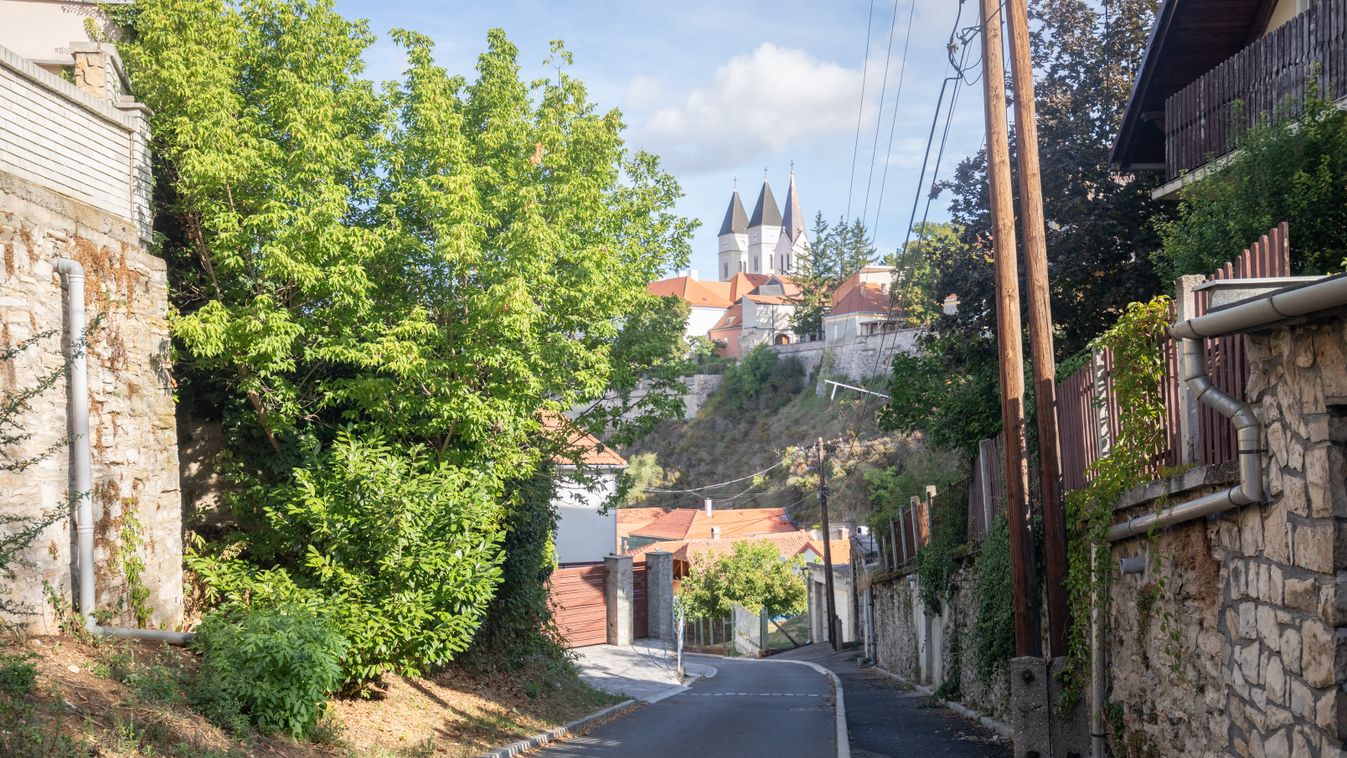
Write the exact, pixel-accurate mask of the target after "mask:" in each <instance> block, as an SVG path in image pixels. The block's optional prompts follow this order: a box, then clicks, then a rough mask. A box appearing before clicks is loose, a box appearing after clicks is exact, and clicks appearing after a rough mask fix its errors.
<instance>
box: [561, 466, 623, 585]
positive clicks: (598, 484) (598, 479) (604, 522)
mask: <svg viewBox="0 0 1347 758" xmlns="http://www.w3.org/2000/svg"><path fill="white" fill-rule="evenodd" d="M574 472H575V470H574V469H573V468H572V467H570V466H562V467H560V470H559V472H558V474H559V478H558V481H557V492H556V496H555V497H554V498H553V500H552V502H553V504H554V505H555V506H556V508H557V533H556V549H557V561H558V562H560V563H588V562H591V561H601V560H603V557H604V556H605V555H608V554H609V553H613V552H616V551H617V549H618V545H617V509H616V508H610V509H608V511H607V512H604V511H603V505H604V503H606V502H607V501H608V498H609V497H611V496H612V494H613V492H615V491H616V490H617V472H616V471H603V472H600V473H598V474H596V475H595V477H594V481H592V482H588V483H585V484H581V483H580V482H577V481H576V480H575V479H574V478H572V477H573V475H574Z"/></svg>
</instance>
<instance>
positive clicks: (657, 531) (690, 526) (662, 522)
mask: <svg viewBox="0 0 1347 758" xmlns="http://www.w3.org/2000/svg"><path fill="white" fill-rule="evenodd" d="M623 510H625V511H661V510H662V511H663V512H662V513H658V514H651V515H652V517H651V518H650V519H649V520H647V521H645V523H642V524H640V525H638V526H632V527H628V528H626V529H625V534H623V535H622V537H621V542H622V552H631V553H634V552H635V551H636V550H637V549H638V548H641V547H644V546H647V545H650V544H652V543H656V542H675V541H681V540H698V539H720V538H731V537H750V536H757V535H763V534H781V533H785V532H794V531H796V528H797V527H796V526H795V523H794V522H793V521H791V519H790V514H788V513H786V509H785V508H721V509H716V508H714V507H713V506H712V505H711V504H710V502H709V501H708V502H707V505H706V506H705V507H703V508H668V509H659V508H624V509H623ZM627 518H632V517H630V516H629V517H627Z"/></svg>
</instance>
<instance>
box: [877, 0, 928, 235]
mask: <svg viewBox="0 0 1347 758" xmlns="http://www.w3.org/2000/svg"><path fill="white" fill-rule="evenodd" d="M916 13H917V0H912V2H911V4H910V5H908V10H907V31H906V32H905V33H904V35H903V67H902V69H900V70H899V72H898V91H897V93H895V94H894V96H893V114H892V115H891V116H890V117H889V144H888V146H887V147H886V148H885V149H884V170H883V171H882V172H881V173H880V175H879V198H878V199H877V200H876V201H875V223H874V224H873V225H871V227H870V237H871V238H872V239H875V238H878V236H879V220H880V218H882V214H883V208H884V188H885V187H886V186H887V185H888V183H889V164H890V163H891V162H892V161H893V134H894V132H895V131H897V128H898V106H899V104H901V103H902V100H903V82H904V81H905V80H906V79H907V51H908V47H909V46H910V45H911V43H912V19H913V17H914V16H915V15H916ZM875 136H876V137H878V136H879V134H878V132H876V133H875ZM871 165H872V168H873V164H871ZM866 195H867V197H866V205H869V190H867V191H866Z"/></svg>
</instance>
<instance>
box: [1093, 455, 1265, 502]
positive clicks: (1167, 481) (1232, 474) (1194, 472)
mask: <svg viewBox="0 0 1347 758" xmlns="http://www.w3.org/2000/svg"><path fill="white" fill-rule="evenodd" d="M1237 481H1239V466H1238V464H1237V463H1235V462H1233V461H1232V462H1230V463H1216V464H1211V465H1208V466H1196V467H1194V468H1191V469H1188V470H1187V471H1184V472H1183V473H1181V474H1175V475H1174V476H1170V477H1166V478H1164V479H1156V480H1154V481H1150V482H1146V483H1145V484H1142V485H1139V486H1137V487H1133V488H1132V489H1130V490H1127V491H1126V492H1124V493H1123V494H1122V496H1121V497H1119V498H1118V503H1117V504H1116V505H1114V506H1113V510H1115V511H1121V510H1126V509H1128V508H1135V507H1136V506H1138V505H1144V504H1146V503H1149V502H1152V501H1155V500H1159V499H1160V498H1162V497H1170V498H1172V497H1174V496H1175V495H1185V494H1188V493H1191V492H1194V491H1196V490H1201V489H1207V488H1210V487H1216V486H1220V485H1223V484H1234V483H1235V482H1237Z"/></svg>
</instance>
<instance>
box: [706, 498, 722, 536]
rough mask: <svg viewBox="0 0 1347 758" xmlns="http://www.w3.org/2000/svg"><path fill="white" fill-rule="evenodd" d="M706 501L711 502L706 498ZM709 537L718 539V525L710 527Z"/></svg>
mask: <svg viewBox="0 0 1347 758" xmlns="http://www.w3.org/2000/svg"><path fill="white" fill-rule="evenodd" d="M707 502H708V503H709V502H711V501H710V500H708V501H707ZM711 539H713V540H718V539H720V527H718V526H713V527H711Z"/></svg>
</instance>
